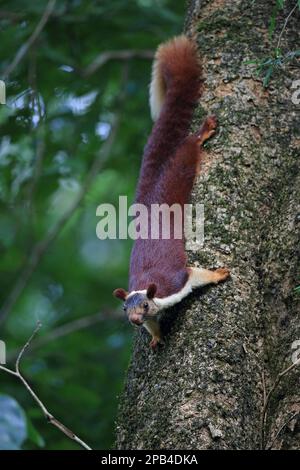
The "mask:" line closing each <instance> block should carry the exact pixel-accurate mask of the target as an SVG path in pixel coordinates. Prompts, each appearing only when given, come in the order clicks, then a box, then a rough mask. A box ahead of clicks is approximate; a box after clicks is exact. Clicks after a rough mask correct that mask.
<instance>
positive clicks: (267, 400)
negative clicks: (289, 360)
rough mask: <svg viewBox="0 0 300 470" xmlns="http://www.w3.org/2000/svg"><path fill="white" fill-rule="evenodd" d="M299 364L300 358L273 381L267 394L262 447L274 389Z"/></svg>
mask: <svg viewBox="0 0 300 470" xmlns="http://www.w3.org/2000/svg"><path fill="white" fill-rule="evenodd" d="M298 365H300V358H299V359H298V360H297V361H296V362H294V363H293V364H291V365H290V366H289V367H287V368H286V369H284V370H283V371H282V372H280V373H279V374H278V375H277V377H276V379H275V382H274V383H273V385H272V387H271V389H270V391H269V393H268V394H267V396H266V398H265V400H264V404H263V410H262V429H261V447H262V449H265V427H266V421H267V414H268V406H269V404H270V400H271V397H272V395H273V393H274V391H275V390H276V388H277V387H278V385H279V383H280V382H281V379H282V378H283V377H284V376H285V375H286V374H288V373H289V372H290V371H291V370H293V369H294V368H295V367H297V366H298Z"/></svg>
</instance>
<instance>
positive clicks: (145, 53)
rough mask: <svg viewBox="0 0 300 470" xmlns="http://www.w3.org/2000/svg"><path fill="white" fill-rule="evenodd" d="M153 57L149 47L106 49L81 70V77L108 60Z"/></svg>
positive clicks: (89, 73)
mask: <svg viewBox="0 0 300 470" xmlns="http://www.w3.org/2000/svg"><path fill="white" fill-rule="evenodd" d="M153 57H154V51H152V50H151V49H141V50H138V49H137V50H135V49H124V50H121V51H106V52H102V53H101V54H99V55H98V56H97V57H96V58H95V59H94V60H93V62H91V63H90V64H89V65H88V66H87V67H86V68H85V69H84V70H83V71H82V72H81V74H82V76H83V77H89V76H90V75H92V74H93V73H95V72H96V70H98V69H99V68H100V67H102V66H103V65H104V64H106V62H108V61H110V60H125V61H128V60H130V59H150V60H152V59H153Z"/></svg>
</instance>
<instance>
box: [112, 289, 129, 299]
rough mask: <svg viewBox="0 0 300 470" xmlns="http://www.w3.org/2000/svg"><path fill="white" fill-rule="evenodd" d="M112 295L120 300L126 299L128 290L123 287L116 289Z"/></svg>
mask: <svg viewBox="0 0 300 470" xmlns="http://www.w3.org/2000/svg"><path fill="white" fill-rule="evenodd" d="M113 295H114V296H115V297H117V298H118V299H121V300H126V297H127V295H128V292H126V290H125V289H116V290H114V291H113Z"/></svg>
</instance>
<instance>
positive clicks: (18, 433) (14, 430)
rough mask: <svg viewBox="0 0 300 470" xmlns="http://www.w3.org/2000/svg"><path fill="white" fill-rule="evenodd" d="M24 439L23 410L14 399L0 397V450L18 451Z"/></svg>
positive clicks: (25, 430) (6, 396)
mask: <svg viewBox="0 0 300 470" xmlns="http://www.w3.org/2000/svg"><path fill="white" fill-rule="evenodd" d="M26 438H27V425H26V415H25V413H24V411H23V409H22V408H21V407H20V405H19V404H18V403H17V402H16V400H14V398H11V397H9V396H8V395H0V450H19V449H21V446H22V444H23V442H24V441H25V439H26Z"/></svg>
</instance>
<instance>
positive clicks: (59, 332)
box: [7, 311, 123, 361]
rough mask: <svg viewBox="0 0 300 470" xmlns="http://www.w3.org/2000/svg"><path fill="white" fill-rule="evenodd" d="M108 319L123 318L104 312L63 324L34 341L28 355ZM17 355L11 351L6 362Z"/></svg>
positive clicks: (118, 314)
mask: <svg viewBox="0 0 300 470" xmlns="http://www.w3.org/2000/svg"><path fill="white" fill-rule="evenodd" d="M108 318H114V319H116V320H120V319H122V318H123V315H122V313H121V312H120V311H112V312H104V313H102V312H99V313H95V314H94V315H89V316H86V317H82V318H78V319H76V320H73V321H70V322H68V323H65V324H64V325H60V326H58V327H57V328H54V329H53V330H52V331H50V332H49V333H48V334H46V335H45V336H42V337H40V338H37V339H34V340H33V341H32V342H31V345H30V353H32V352H33V351H35V350H36V349H38V348H41V347H42V346H45V345H46V344H48V343H50V342H51V341H55V340H56V339H58V338H62V337H64V336H67V335H69V334H72V333H75V332H76V331H80V330H83V329H85V328H89V327H91V326H93V325H96V324H97V323H100V322H102V321H104V320H106V319H108ZM17 355H18V353H17V351H15V350H13V351H11V353H10V354H8V356H7V359H8V361H12V360H14V359H16V357H17Z"/></svg>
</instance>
